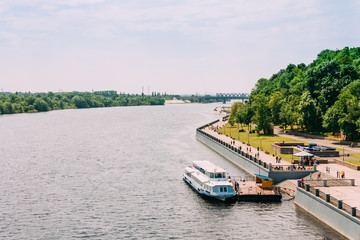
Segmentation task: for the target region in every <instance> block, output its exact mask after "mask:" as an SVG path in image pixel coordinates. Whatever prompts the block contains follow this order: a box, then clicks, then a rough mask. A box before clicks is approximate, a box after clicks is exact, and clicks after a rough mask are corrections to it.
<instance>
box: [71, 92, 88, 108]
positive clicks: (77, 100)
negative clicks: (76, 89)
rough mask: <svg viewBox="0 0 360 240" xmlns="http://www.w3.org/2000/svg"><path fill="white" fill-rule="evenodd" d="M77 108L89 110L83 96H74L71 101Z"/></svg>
mask: <svg viewBox="0 0 360 240" xmlns="http://www.w3.org/2000/svg"><path fill="white" fill-rule="evenodd" d="M71 101H72V102H73V103H74V105H75V107H76V108H88V107H89V104H88V102H87V101H86V99H85V98H84V97H82V96H78V95H77V96H74V97H73V98H72V100H71Z"/></svg>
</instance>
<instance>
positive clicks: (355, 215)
mask: <svg viewBox="0 0 360 240" xmlns="http://www.w3.org/2000/svg"><path fill="white" fill-rule="evenodd" d="M226 123H227V122H226V121H215V122H212V123H211V124H208V125H205V126H203V127H201V128H199V129H198V130H197V139H198V140H199V141H201V142H203V143H205V144H206V145H207V146H209V147H210V148H212V149H213V150H215V151H216V152H218V153H219V154H221V155H223V156H224V157H225V158H227V159H228V160H230V161H231V162H233V163H235V164H236V165H237V166H238V167H241V168H243V169H245V170H246V171H248V172H249V173H251V174H254V172H256V171H259V172H260V173H261V174H264V175H265V176H269V177H272V178H274V180H275V181H276V179H277V180H279V179H282V178H287V179H296V175H297V174H299V173H300V174H301V173H302V175H303V176H301V177H297V178H298V179H301V178H304V177H305V176H306V175H310V178H311V175H313V177H314V178H315V176H316V179H309V180H308V181H307V182H306V185H307V186H308V188H309V191H306V193H305V194H299V195H297V192H298V191H302V192H303V190H301V189H299V186H297V187H296V186H295V199H296V200H295V203H296V204H297V205H298V206H300V207H302V208H304V209H305V210H306V211H308V212H309V213H310V214H312V215H314V216H315V217H316V218H318V219H320V220H321V221H323V222H324V223H326V224H327V225H329V226H330V227H332V228H333V229H335V230H336V231H338V232H340V233H341V234H342V235H344V236H346V237H349V238H350V239H359V238H360V236H358V234H359V233H358V229H359V228H360V225H359V219H360V218H359V216H360V212H359V210H357V209H358V208H360V201H358V199H359V198H360V186H359V185H358V183H359V181H360V172H359V171H357V170H353V169H349V168H347V167H346V166H343V165H340V164H336V163H328V164H320V165H318V166H317V165H315V166H314V169H312V171H308V170H310V169H304V170H305V171H307V172H305V171H304V170H303V172H301V171H297V170H295V171H294V168H296V166H294V165H290V166H289V165H288V163H287V162H284V161H281V160H280V162H278V161H276V157H275V156H273V155H270V154H266V153H264V152H262V151H260V150H259V149H257V148H254V147H252V146H248V145H247V144H244V143H242V142H239V141H237V140H234V139H233V138H230V137H228V136H226V135H223V134H219V132H218V129H219V128H221V127H223V126H224V125H225V124H226ZM339 172H344V173H345V177H344V178H341V179H340V178H339ZM274 173H278V174H274ZM314 173H316V175H315V174H314ZM280 176H281V177H280ZM294 177H295V178H294ZM330 179H332V180H331V181H330ZM311 188H312V189H313V192H314V193H315V191H319V192H321V193H322V195H321V196H323V197H327V198H329V199H331V201H330V200H329V201H327V199H322V198H321V196H320V195H318V196H317V195H316V194H312V193H311V191H310V189H311ZM315 189H317V190H315ZM300 195H301V196H300ZM297 196H300V197H297ZM312 201H316V203H318V204H319V203H321V204H322V205H324V208H326V209H329V210H328V211H335V210H334V209H336V212H337V213H339V214H320V212H318V209H321V208H315V209H314V208H312V207H308V206H312V205H311V204H315V202H312ZM339 202H341V204H340V203H339ZM343 206H346V207H343ZM334 216H337V218H338V219H337V220H336V221H331V219H329V218H333V217H334ZM342 216H343V217H344V219H350V221H351V224H350V225H352V226H355V228H354V227H353V228H354V229H352V230H351V229H350V230H349V229H348V228H346V227H345V228H344V226H343V224H340V223H341V222H343V221H342V219H341V218H342ZM344 221H345V220H344Z"/></svg>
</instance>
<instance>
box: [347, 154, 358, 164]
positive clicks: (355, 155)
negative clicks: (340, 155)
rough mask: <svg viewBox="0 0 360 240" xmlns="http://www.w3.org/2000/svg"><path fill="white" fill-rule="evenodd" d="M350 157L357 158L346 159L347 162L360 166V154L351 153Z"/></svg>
mask: <svg viewBox="0 0 360 240" xmlns="http://www.w3.org/2000/svg"><path fill="white" fill-rule="evenodd" d="M350 157H353V158H356V159H357V160H346V162H349V163H352V164H355V165H358V166H360V154H350Z"/></svg>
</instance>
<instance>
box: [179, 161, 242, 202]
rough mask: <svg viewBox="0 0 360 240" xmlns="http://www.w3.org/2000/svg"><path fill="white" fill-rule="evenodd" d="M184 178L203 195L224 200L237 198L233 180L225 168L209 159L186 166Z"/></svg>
mask: <svg viewBox="0 0 360 240" xmlns="http://www.w3.org/2000/svg"><path fill="white" fill-rule="evenodd" d="M183 178H184V180H185V181H186V182H187V183H188V184H190V186H192V187H193V188H194V189H195V190H196V191H197V192H199V193H200V194H202V195H205V196H208V197H213V198H216V199H220V200H222V201H225V200H228V199H235V196H236V192H235V191H234V189H233V187H232V184H231V180H230V179H228V176H227V173H226V171H225V170H224V169H222V168H221V167H219V166H217V165H216V164H214V163H212V162H209V161H194V162H193V164H192V166H189V167H186V168H185V172H184V176H183Z"/></svg>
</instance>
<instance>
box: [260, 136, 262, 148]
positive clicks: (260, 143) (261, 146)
mask: <svg viewBox="0 0 360 240" xmlns="http://www.w3.org/2000/svg"><path fill="white" fill-rule="evenodd" d="M261 140H262V137H260V150H261V151H262V142H261Z"/></svg>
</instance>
